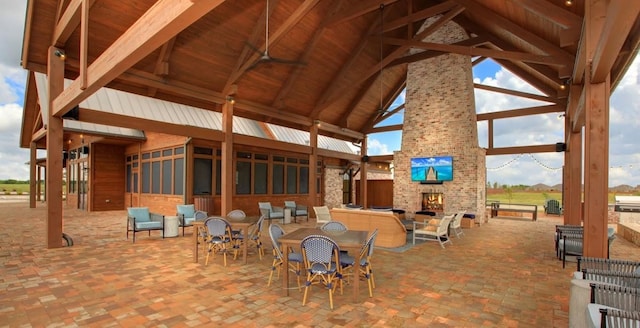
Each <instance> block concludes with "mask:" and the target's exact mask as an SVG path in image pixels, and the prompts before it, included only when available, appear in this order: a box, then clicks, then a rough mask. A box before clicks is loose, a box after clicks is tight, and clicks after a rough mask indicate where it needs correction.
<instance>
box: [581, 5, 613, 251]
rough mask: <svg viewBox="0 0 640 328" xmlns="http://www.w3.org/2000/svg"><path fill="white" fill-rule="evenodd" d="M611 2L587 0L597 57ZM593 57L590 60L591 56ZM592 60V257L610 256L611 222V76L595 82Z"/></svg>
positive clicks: (588, 120) (588, 84)
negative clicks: (608, 248) (608, 253)
mask: <svg viewBox="0 0 640 328" xmlns="http://www.w3.org/2000/svg"><path fill="white" fill-rule="evenodd" d="M606 9H607V3H606V2H604V1H600V0H588V1H586V2H585V18H584V20H585V23H584V24H585V25H584V26H585V29H584V31H585V38H584V40H585V45H586V51H587V56H586V58H593V55H594V52H595V50H596V49H597V48H598V41H599V40H600V36H601V34H602V29H603V26H604V24H605V20H606V16H605V15H603V14H602V13H606V12H607V10H606ZM587 60H589V59H587ZM592 70H593V67H592V63H591V62H589V63H588V65H587V66H586V70H585V77H584V84H585V86H584V87H585V108H584V111H585V129H584V130H585V138H584V139H585V158H584V167H585V172H584V246H583V247H584V248H583V254H584V255H585V256H590V257H600V258H605V257H607V247H608V240H607V223H608V191H609V96H610V94H609V93H610V87H611V86H610V79H609V76H607V78H606V79H605V81H604V82H599V81H593V78H592V75H591V71H592Z"/></svg>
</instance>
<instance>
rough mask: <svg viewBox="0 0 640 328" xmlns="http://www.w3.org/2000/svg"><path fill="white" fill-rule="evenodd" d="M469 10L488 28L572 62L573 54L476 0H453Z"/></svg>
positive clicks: (560, 60) (561, 59) (564, 60)
mask: <svg viewBox="0 0 640 328" xmlns="http://www.w3.org/2000/svg"><path fill="white" fill-rule="evenodd" d="M453 1H455V2H457V3H458V4H460V5H462V6H463V7H465V8H467V9H468V10H470V11H473V12H474V13H476V14H477V15H481V16H483V21H484V22H486V24H487V25H488V26H490V28H489V30H491V29H495V30H504V31H509V33H510V34H512V35H514V36H516V37H517V38H519V39H520V40H521V41H522V42H525V43H528V44H530V45H531V46H533V47H535V48H537V49H540V51H542V52H543V53H546V54H549V55H550V56H552V57H554V58H557V59H558V60H559V62H561V63H573V61H574V56H573V55H571V54H570V53H568V52H567V51H565V50H564V49H562V48H560V47H558V46H556V45H554V44H552V43H550V42H548V41H547V40H545V39H543V38H541V37H539V36H538V35H536V34H535V33H533V32H531V31H529V30H527V29H525V28H522V27H521V26H519V25H518V24H516V23H514V22H512V21H510V20H508V19H507V18H505V17H503V16H501V15H498V14H496V13H495V12H494V11H492V10H490V9H488V8H487V7H485V6H483V5H482V4H480V3H479V2H477V1H474V0H453Z"/></svg>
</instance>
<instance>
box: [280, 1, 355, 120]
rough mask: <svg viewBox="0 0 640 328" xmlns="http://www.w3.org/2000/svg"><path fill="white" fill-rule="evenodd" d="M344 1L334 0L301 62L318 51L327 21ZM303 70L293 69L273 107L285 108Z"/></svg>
mask: <svg viewBox="0 0 640 328" xmlns="http://www.w3.org/2000/svg"><path fill="white" fill-rule="evenodd" d="M342 2H343V1H342V0H336V1H334V3H332V6H330V7H331V8H334V9H333V10H332V11H331V12H328V13H327V14H326V15H325V17H324V18H323V21H322V23H320V27H319V28H318V29H316V31H315V33H314V34H313V36H312V37H311V41H309V43H308V44H307V46H306V47H305V50H304V53H303V54H302V56H301V57H300V61H301V62H303V63H305V62H307V61H308V59H309V57H311V55H312V54H313V53H314V52H315V51H316V47H317V46H318V42H320V40H321V39H322V36H323V35H324V33H325V32H326V31H327V23H328V22H329V20H330V19H331V18H332V17H333V16H334V15H335V14H336V12H337V10H338V8H340V7H341V6H340V5H341V4H342ZM302 72H303V67H302V66H296V67H295V68H294V69H293V72H292V73H291V75H290V76H289V78H288V79H287V80H286V81H285V82H284V84H283V85H282V87H281V88H280V91H279V92H278V94H277V95H276V97H275V98H274V100H273V102H272V106H273V107H278V108H283V107H284V99H285V98H286V97H287V95H288V94H289V92H291V89H292V88H293V86H294V85H295V84H296V83H297V81H298V78H299V77H300V75H301V73H302Z"/></svg>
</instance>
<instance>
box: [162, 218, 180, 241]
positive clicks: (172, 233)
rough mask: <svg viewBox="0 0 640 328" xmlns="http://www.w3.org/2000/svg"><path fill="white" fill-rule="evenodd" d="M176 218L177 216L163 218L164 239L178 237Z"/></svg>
mask: <svg viewBox="0 0 640 328" xmlns="http://www.w3.org/2000/svg"><path fill="white" fill-rule="evenodd" d="M178 225H179V222H178V217H177V216H165V217H164V236H165V237H178Z"/></svg>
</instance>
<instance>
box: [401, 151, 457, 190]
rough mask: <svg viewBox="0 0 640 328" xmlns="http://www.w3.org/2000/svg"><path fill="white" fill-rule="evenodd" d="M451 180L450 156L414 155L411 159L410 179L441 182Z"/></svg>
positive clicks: (451, 162)
mask: <svg viewBox="0 0 640 328" xmlns="http://www.w3.org/2000/svg"><path fill="white" fill-rule="evenodd" d="M452 180H453V157H452V156H432V157H414V158H412V159H411V181H418V182H425V183H429V182H432V183H441V182H443V181H452Z"/></svg>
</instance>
